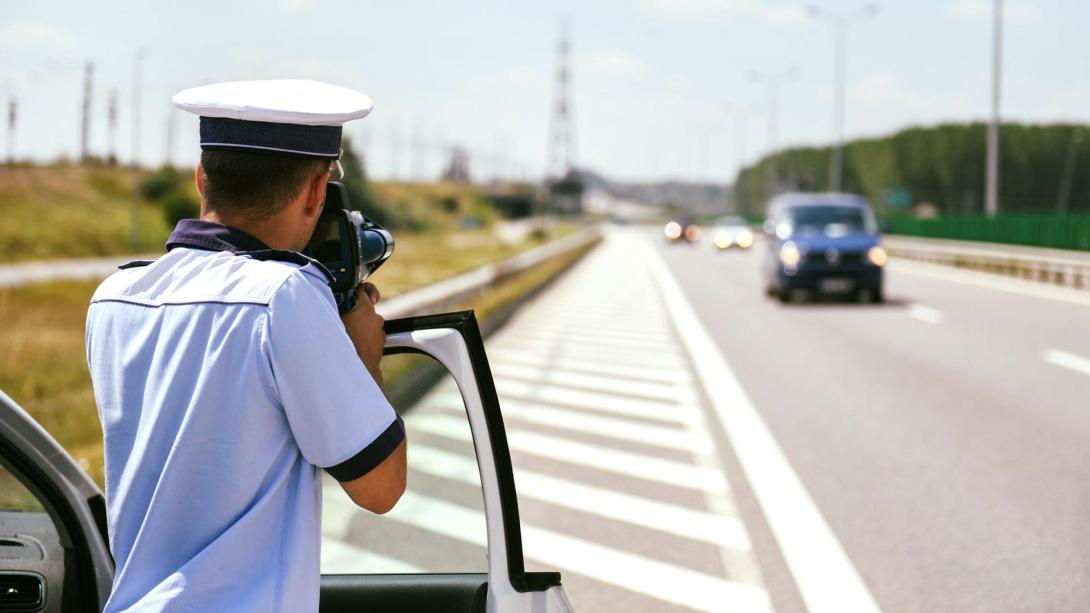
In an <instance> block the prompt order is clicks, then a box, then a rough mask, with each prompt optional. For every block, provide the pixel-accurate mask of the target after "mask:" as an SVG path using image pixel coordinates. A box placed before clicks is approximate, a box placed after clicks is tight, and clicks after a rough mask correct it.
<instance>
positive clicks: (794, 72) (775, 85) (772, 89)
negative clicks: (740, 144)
mask: <svg viewBox="0 0 1090 613" xmlns="http://www.w3.org/2000/svg"><path fill="white" fill-rule="evenodd" d="M796 77H798V69H797V68H789V69H787V70H784V71H782V72H776V73H764V72H759V71H756V70H751V71H750V73H749V78H750V79H751V80H753V81H754V82H756V83H764V84H765V87H766V88H767V93H768V102H767V104H768V111H767V115H766V121H767V123H766V127H767V130H768V132H767V134H768V136H767V138H768V151H769V156H768V162H767V163H765V167H764V191H765V193H764V196H765V200H767V199H768V198H769V197H770V196H771V195H772V192H773V191H774V189H775V185H774V183H775V181H776V144H777V140H778V132H779V119H780V117H779V115H780V110H779V109H780V83H782V82H784V81H787V80H790V79H794V78H796Z"/></svg>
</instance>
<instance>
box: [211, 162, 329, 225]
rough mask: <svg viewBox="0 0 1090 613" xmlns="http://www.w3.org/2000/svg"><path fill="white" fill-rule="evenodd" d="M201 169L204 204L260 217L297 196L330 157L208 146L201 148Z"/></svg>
mask: <svg viewBox="0 0 1090 613" xmlns="http://www.w3.org/2000/svg"><path fill="white" fill-rule="evenodd" d="M201 169H202V170H201V172H202V174H203V180H204V202H205V206H207V207H208V208H209V209H212V210H214V211H219V212H231V213H245V214H247V215H250V216H253V217H256V218H262V217H267V216H269V215H273V214H275V213H277V212H278V211H279V210H280V209H282V208H283V207H284V206H285V205H287V204H288V203H289V202H291V201H292V200H294V199H295V198H297V197H298V196H299V193H300V192H302V190H303V188H304V187H305V186H306V184H307V181H308V180H310V179H311V178H313V177H314V175H316V174H318V173H321V172H324V171H325V170H328V169H329V160H321V159H315V158H302V157H289V156H285V155H270V154H265V153H253V152H250V151H228V150H215V149H209V150H205V151H202V152H201Z"/></svg>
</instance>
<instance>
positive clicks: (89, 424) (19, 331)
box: [0, 283, 102, 483]
mask: <svg viewBox="0 0 1090 613" xmlns="http://www.w3.org/2000/svg"><path fill="white" fill-rule="evenodd" d="M95 285H96V284H95V283H45V284H35V285H28V286H24V287H20V288H5V289H0V347H3V348H4V351H3V352H2V353H0V389H3V390H4V392H5V393H7V394H8V395H9V396H11V397H12V398H13V399H14V400H15V401H16V402H18V403H19V404H20V405H21V406H22V407H23V408H24V409H26V410H27V411H28V412H30V414H31V415H33V416H34V418H35V419H37V420H38V421H39V422H40V423H41V424H42V425H43V426H44V427H45V429H46V430H48V431H49V432H50V434H52V435H53V436H54V437H55V438H56V439H57V440H58V441H59V442H60V444H61V445H63V446H64V448H65V449H67V450H68V451H69V452H70V453H71V454H72V455H73V456H74V457H75V458H76V459H77V460H79V461H80V463H81V464H83V465H84V467H85V468H87V469H88V471H89V472H90V473H91V475H92V476H93V477H94V478H95V479H96V480H98V481H99V483H101V482H102V431H101V428H100V427H99V422H98V415H97V413H96V411H95V401H94V395H93V394H92V392H91V383H90V379H89V376H88V374H87V360H86V358H85V353H84V348H83V338H84V337H83V328H84V320H85V318H86V316H87V302H88V300H90V298H91V294H92V293H93V292H94V288H95Z"/></svg>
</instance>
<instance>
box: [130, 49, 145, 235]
mask: <svg viewBox="0 0 1090 613" xmlns="http://www.w3.org/2000/svg"><path fill="white" fill-rule="evenodd" d="M145 55H147V49H145V48H144V47H139V48H137V49H136V55H134V56H133V59H132V202H131V204H130V207H129V248H130V249H132V251H133V252H136V251H139V249H140V64H141V62H143V61H144V56H145Z"/></svg>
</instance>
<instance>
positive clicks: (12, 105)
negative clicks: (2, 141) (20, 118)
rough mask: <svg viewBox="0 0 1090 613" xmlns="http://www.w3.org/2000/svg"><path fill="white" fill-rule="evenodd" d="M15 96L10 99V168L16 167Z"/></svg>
mask: <svg viewBox="0 0 1090 613" xmlns="http://www.w3.org/2000/svg"><path fill="white" fill-rule="evenodd" d="M15 117H16V113H15V94H12V95H11V97H10V98H8V166H14V165H15Z"/></svg>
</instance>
